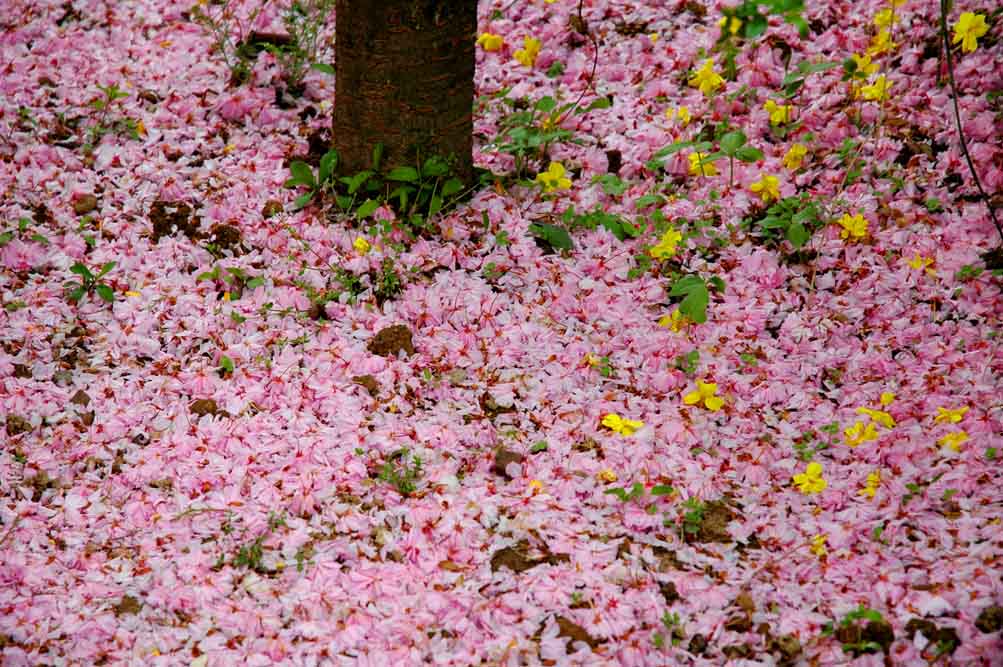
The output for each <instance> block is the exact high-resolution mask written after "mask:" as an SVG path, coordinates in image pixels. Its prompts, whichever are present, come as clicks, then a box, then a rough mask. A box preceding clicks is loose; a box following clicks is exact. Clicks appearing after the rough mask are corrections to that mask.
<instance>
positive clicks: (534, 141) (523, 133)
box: [485, 89, 611, 179]
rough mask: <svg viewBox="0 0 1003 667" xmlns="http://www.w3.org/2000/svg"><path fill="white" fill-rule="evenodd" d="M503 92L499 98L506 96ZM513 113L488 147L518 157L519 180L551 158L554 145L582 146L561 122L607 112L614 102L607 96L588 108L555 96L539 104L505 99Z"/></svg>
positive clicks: (522, 99) (538, 102) (517, 171)
mask: <svg viewBox="0 0 1003 667" xmlns="http://www.w3.org/2000/svg"><path fill="white" fill-rule="evenodd" d="M507 93H508V90H507V89H506V90H503V91H501V93H499V95H505V94H507ZM502 101H503V102H504V103H505V104H507V105H508V106H509V107H511V109H512V111H511V112H510V113H509V114H507V115H505V117H504V118H502V120H501V122H500V123H499V127H498V136H497V137H496V138H495V140H494V141H493V142H492V143H490V144H488V145H487V146H486V147H485V148H486V149H488V150H491V149H493V150H496V151H498V152H501V153H508V154H509V155H511V156H512V157H513V158H515V171H514V176H515V178H517V179H518V178H524V177H526V176H527V169H528V167H529V165H530V163H532V162H536V163H542V162H545V161H546V159H547V155H548V151H549V150H550V147H551V146H553V145H554V144H558V143H563V142H571V143H581V141H580V140H578V139H575V138H574V134H573V133H572V132H571V131H570V130H567V129H565V128H563V127H561V122H562V121H563V120H564V119H565V118H567V117H568V116H571V115H575V116H580V115H582V114H586V113H588V112H589V111H592V110H594V109H606V108H608V107H609V106H610V104H611V103H610V101H609V99H608V98H606V97H600V98H597V99H596V100H594V101H593V102H592V103H591V104H589V105H588V106H584V107H580V106H578V105H577V104H576V103H575V102H568V103H566V104H558V103H557V100H555V99H554V98H553V97H551V96H549V95H548V96H545V97H541V98H540V99H538V100H536V101H535V102H532V103H531V102H530V101H529V100H527V99H525V98H509V97H505V98H503V100H502Z"/></svg>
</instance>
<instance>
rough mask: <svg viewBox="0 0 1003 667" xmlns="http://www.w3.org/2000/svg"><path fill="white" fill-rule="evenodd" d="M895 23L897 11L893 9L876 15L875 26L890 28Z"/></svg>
mask: <svg viewBox="0 0 1003 667" xmlns="http://www.w3.org/2000/svg"><path fill="white" fill-rule="evenodd" d="M893 23H895V10H894V9H892V8H891V7H888V8H886V9H882V10H880V11H879V12H878V13H877V14H875V15H874V25H876V26H877V27H879V28H888V27H890V26H891V25H892V24H893Z"/></svg>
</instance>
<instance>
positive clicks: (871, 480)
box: [858, 470, 881, 499]
mask: <svg viewBox="0 0 1003 667" xmlns="http://www.w3.org/2000/svg"><path fill="white" fill-rule="evenodd" d="M879 486H881V471H880V470H875V471H874V472H872V473H871V474H870V475H868V476H867V481H866V482H864V488H862V489H860V491H858V494H859V495H861V496H864V497H865V498H868V499H873V498H874V496H875V494H877V492H878V487H879Z"/></svg>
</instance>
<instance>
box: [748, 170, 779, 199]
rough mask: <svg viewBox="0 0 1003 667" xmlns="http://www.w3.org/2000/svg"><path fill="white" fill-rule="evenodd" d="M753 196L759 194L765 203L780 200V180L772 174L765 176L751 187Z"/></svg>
mask: <svg viewBox="0 0 1003 667" xmlns="http://www.w3.org/2000/svg"><path fill="white" fill-rule="evenodd" d="M749 189H750V190H752V192H753V194H758V195H759V196H760V197H761V198H762V200H763V202H764V203H768V202H770V201H771V200H774V199H780V179H779V178H777V177H776V176H771V175H770V174H765V175H763V176H761V177H760V179H759V180H758V181H756V182H755V183H753V184H752V185H750V186H749Z"/></svg>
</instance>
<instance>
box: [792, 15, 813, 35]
mask: <svg viewBox="0 0 1003 667" xmlns="http://www.w3.org/2000/svg"><path fill="white" fill-rule="evenodd" d="M786 18H787V22H788V23H790V24H791V25H792V26H794V27H795V28H797V29H798V34H799V35H800V36H801V39H805V38H806V37H808V33H809V32H810V31H809V29H808V22H807V21H805V20H804V19H803V18H802V17H801V15H800V14H794V13H791V14H788V15H787V17H786Z"/></svg>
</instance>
